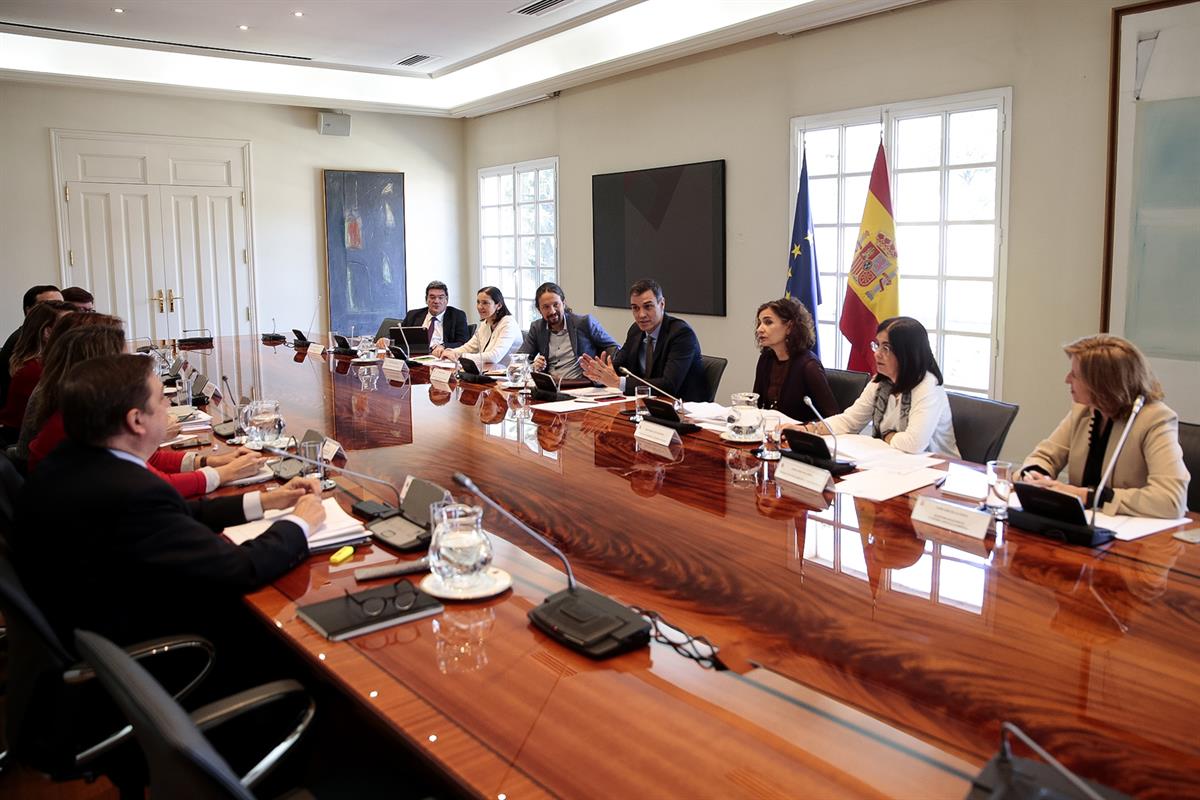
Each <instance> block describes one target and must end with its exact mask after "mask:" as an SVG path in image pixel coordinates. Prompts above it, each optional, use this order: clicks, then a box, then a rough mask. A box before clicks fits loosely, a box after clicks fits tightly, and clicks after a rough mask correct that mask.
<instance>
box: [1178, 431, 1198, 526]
mask: <svg viewBox="0 0 1200 800" xmlns="http://www.w3.org/2000/svg"><path fill="white" fill-rule="evenodd" d="M1179 446H1180V447H1182V448H1183V465H1184V466H1185V467H1187V471H1188V472H1190V473H1191V474H1192V480H1191V482H1190V483H1188V495H1187V508H1188V511H1200V425H1197V424H1196V423H1194V422H1181V423H1179Z"/></svg>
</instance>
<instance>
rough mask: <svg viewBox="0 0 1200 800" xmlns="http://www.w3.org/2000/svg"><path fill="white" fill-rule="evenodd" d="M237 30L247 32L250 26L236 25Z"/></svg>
mask: <svg viewBox="0 0 1200 800" xmlns="http://www.w3.org/2000/svg"><path fill="white" fill-rule="evenodd" d="M238 30H239V31H248V30H250V26H249V25H238Z"/></svg>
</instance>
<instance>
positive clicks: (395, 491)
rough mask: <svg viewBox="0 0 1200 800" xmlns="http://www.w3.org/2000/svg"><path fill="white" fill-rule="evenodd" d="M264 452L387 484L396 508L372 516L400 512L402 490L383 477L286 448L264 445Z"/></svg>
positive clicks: (377, 483)
mask: <svg viewBox="0 0 1200 800" xmlns="http://www.w3.org/2000/svg"><path fill="white" fill-rule="evenodd" d="M263 452H264V453H271V454H272V455H276V456H282V457H283V458H294V459H295V460H297V461H299V462H300V463H301V464H311V465H312V466H315V467H317V468H318V469H336V470H337V471H338V472H341V473H343V474H346V475H349V476H351V477H354V478H358V479H359V480H364V481H367V482H368V483H374V484H376V485H377V486H386V487H387V488H388V490H389V491H391V493H392V494H394V495H395V496H396V505H395V507H394V508H391V507H389V508H388V512H390V513H386V512H385V514H373V515H371V516H375V517H381V518H382V517H384V516H387V517H393V516H395V515H396V514H398V513H400V491H399V490H398V489H396V487H395V486H393V485H392V484H390V483H388V482H387V481H385V480H383V479H382V478H376V477H374V476H372V475H367V474H366V473H363V472H356V471H355V470H352V469H349V468H348V467H339V466H337V465H336V464H330V463H329V462H327V461H316V460H314V459H311V458H307V457H305V456H302V455H300V454H299V453H289V452H287V451H286V450H279V449H277V448H274V447H264V448H263ZM355 505H357V503H356V504H355ZM360 513H366V512H365V511H363V512H360Z"/></svg>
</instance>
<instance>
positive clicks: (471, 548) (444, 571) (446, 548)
mask: <svg viewBox="0 0 1200 800" xmlns="http://www.w3.org/2000/svg"><path fill="white" fill-rule="evenodd" d="M429 510H430V513H431V514H432V519H433V538H432V539H431V540H430V542H429V567H430V571H431V572H433V574H434V575H436V576H437V577H438V578H439V579H440V580H441V583H442V584H443V585H444V586H445V587H446V588H447V589H450V590H451V591H470V590H472V589H474V588H476V587H477V586H478V585H479V584H480V582H481V579H482V578H483V577H484V575H483V573H484V570H485V569H486V568H487V566H488V564H491V563H492V543H491V541H490V540H489V539H488V536H487V534H486V533H484V530H483V509H481V508H480V507H479V506H472V505H467V504H465V503H453V502H438V503H432V504H430V506H429Z"/></svg>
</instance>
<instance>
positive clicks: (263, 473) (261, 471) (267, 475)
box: [224, 464, 275, 486]
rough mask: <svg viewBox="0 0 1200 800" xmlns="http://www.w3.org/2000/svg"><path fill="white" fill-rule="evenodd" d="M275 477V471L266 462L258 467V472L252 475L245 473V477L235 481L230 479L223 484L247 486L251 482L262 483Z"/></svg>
mask: <svg viewBox="0 0 1200 800" xmlns="http://www.w3.org/2000/svg"><path fill="white" fill-rule="evenodd" d="M274 477H275V473H274V472H272V471H271V468H270V467H268V466H267V465H266V464H263V465H262V466H261V467H259V468H258V472H256V473H254V474H253V475H247V476H246V477H245V478H238V479H237V480H236V481H230V482H229V483H227V484H224V485H225V486H249V485H250V484H252V483H262V482H263V481H269V480H271V478H274Z"/></svg>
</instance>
